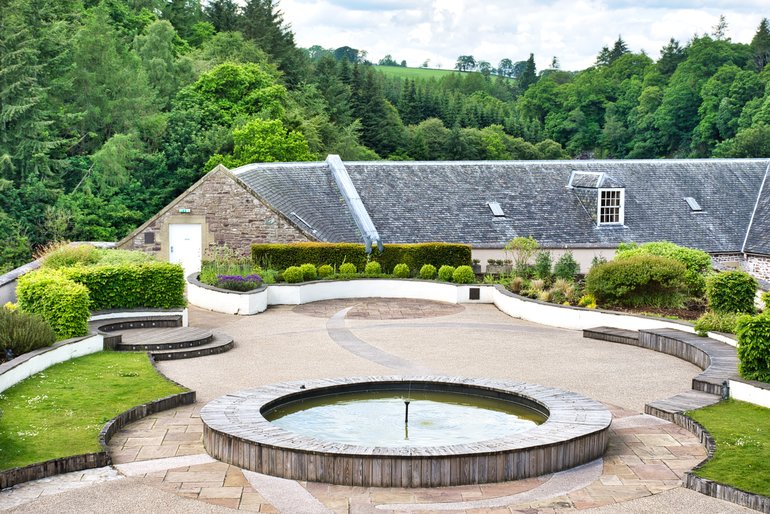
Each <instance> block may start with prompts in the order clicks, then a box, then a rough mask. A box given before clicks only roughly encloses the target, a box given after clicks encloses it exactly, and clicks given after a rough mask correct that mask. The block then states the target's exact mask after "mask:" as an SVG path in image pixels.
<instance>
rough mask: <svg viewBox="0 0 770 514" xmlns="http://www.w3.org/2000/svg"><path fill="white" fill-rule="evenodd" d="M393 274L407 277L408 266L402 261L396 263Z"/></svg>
mask: <svg viewBox="0 0 770 514" xmlns="http://www.w3.org/2000/svg"><path fill="white" fill-rule="evenodd" d="M393 275H395V276H397V277H398V278H409V266H407V265H406V264H404V263H403V262H402V263H401V264H396V267H395V268H393Z"/></svg>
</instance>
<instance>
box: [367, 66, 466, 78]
mask: <svg viewBox="0 0 770 514" xmlns="http://www.w3.org/2000/svg"><path fill="white" fill-rule="evenodd" d="M373 68H374V69H375V70H377V71H381V72H382V73H383V74H384V75H385V76H386V77H401V78H404V79H424V80H428V79H440V78H441V77H445V76H447V75H451V74H452V73H459V72H458V71H456V70H433V69H429V68H402V67H401V66H373ZM463 73H468V72H463Z"/></svg>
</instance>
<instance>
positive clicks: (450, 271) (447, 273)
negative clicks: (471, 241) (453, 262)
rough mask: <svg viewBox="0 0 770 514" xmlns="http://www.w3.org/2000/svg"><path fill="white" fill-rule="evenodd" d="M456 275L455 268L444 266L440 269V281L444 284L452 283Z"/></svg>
mask: <svg viewBox="0 0 770 514" xmlns="http://www.w3.org/2000/svg"><path fill="white" fill-rule="evenodd" d="M454 274H455V268H454V266H448V265H446V264H444V265H443V266H441V267H440V268H439V269H438V279H439V280H441V281H442V282H451V281H452V278H453V277H454Z"/></svg>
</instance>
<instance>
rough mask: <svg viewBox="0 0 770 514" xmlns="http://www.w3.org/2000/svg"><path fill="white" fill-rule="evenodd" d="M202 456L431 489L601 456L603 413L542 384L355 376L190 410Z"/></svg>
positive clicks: (262, 469)
mask: <svg viewBox="0 0 770 514" xmlns="http://www.w3.org/2000/svg"><path fill="white" fill-rule="evenodd" d="M201 418H202V420H203V426H204V444H205V446H206V449H207V451H208V452H209V454H211V455H212V456H213V457H215V458H217V459H219V460H222V461H224V462H228V463H230V464H233V465H236V466H239V467H242V468H245V469H249V470H252V471H256V472H259V473H264V474H268V475H273V476H278V477H283V478H290V479H295V480H309V481H317V482H326V483H332V484H343V485H361V486H382V487H438V486H449V485H462V484H478V483H489V482H502V481H507V480H518V479H522V478H527V477H532V476H537V475H542V474H545V473H553V472H556V471H560V470H563V469H567V468H570V467H573V466H577V465H580V464H583V463H586V462H589V461H591V460H593V459H595V458H597V457H599V456H601V455H602V454H603V453H604V451H605V449H606V447H607V441H608V430H609V425H610V421H611V415H610V413H609V411H607V410H606V409H605V408H604V406H602V405H601V404H600V403H598V402H596V401H594V400H591V399H589V398H586V397H584V396H581V395H578V394H576V393H572V392H568V391H562V390H559V389H554V388H550V387H544V386H540V385H534V384H525V383H521V382H509V381H496V380H486V379H466V378H454V377H366V378H344V379H328V380H314V381H307V382H291V383H283V384H276V385H271V386H266V387H261V388H257V389H250V390H245V391H240V392H238V393H234V394H231V395H227V396H223V397H220V398H218V399H216V400H213V401H212V402H210V403H208V404H207V405H206V406H205V407H204V408H203V409H202V411H201Z"/></svg>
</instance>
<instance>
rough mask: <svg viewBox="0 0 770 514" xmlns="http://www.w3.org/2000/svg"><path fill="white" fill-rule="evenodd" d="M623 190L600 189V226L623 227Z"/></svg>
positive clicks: (598, 213) (598, 217)
mask: <svg viewBox="0 0 770 514" xmlns="http://www.w3.org/2000/svg"><path fill="white" fill-rule="evenodd" d="M624 197H625V190H623V189H599V205H598V212H597V217H596V219H597V220H598V225H599V226H601V225H622V224H623V221H624V219H623V218H624V215H623V214H624V213H623V203H624V202H623V201H624V199H625V198H624Z"/></svg>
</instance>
